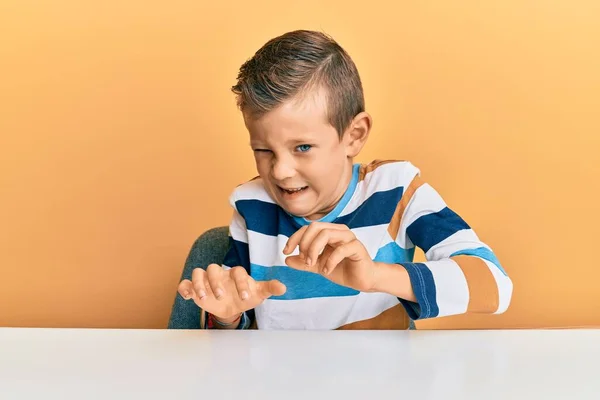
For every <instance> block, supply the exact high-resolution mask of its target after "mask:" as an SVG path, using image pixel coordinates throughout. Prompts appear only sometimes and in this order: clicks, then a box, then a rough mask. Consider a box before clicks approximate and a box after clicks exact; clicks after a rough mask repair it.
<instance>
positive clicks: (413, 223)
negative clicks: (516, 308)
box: [396, 174, 513, 319]
mask: <svg viewBox="0 0 600 400" xmlns="http://www.w3.org/2000/svg"><path fill="white" fill-rule="evenodd" d="M396 212H397V214H398V215H399V216H401V218H400V222H399V229H398V236H397V237H396V243H397V244H398V245H399V246H400V247H402V248H412V247H413V246H417V247H419V248H421V249H422V250H423V252H424V253H425V258H426V260H427V261H426V262H423V263H414V262H406V263H401V265H403V266H404V267H405V268H406V270H407V271H408V274H409V276H410V280H411V284H412V287H413V291H414V293H415V296H416V299H417V302H416V303H414V302H409V301H406V300H404V299H400V301H401V302H402V303H403V304H404V306H405V307H406V309H407V312H408V313H409V315H410V317H411V318H412V319H424V318H433V317H441V316H448V315H457V314H464V313H484V314H500V313H503V312H504V311H506V309H507V308H508V306H509V304H510V301H511V297H512V291H513V284H512V281H511V279H510V278H509V277H508V275H507V274H506V271H505V270H504V269H503V268H502V266H501V264H500V262H499V261H498V259H497V257H496V255H495V254H494V252H493V251H492V249H491V248H490V247H489V246H488V245H486V244H485V243H483V242H482V241H481V240H480V239H479V238H478V237H477V235H476V233H475V232H474V231H473V229H471V227H470V226H469V225H468V224H467V223H466V222H465V221H464V220H463V219H462V218H461V217H460V216H459V215H457V214H456V213H455V212H454V211H452V210H451V209H450V208H448V206H447V205H446V204H445V202H444V200H443V199H442V197H441V196H440V195H439V194H438V193H437V192H436V191H435V190H434V189H433V188H432V187H431V186H430V185H429V184H427V183H425V182H423V181H422V180H421V178H420V176H419V175H418V174H417V175H415V176H414V178H413V179H412V181H411V183H410V185H408V186H407V187H406V190H405V191H404V193H403V196H402V199H401V201H400V203H399V205H398V209H397V210H396Z"/></svg>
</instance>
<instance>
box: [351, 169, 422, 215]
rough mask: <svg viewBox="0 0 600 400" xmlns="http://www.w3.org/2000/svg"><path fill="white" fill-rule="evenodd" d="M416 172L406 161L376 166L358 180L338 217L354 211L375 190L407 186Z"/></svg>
mask: <svg viewBox="0 0 600 400" xmlns="http://www.w3.org/2000/svg"><path fill="white" fill-rule="evenodd" d="M418 172H419V170H418V169H417V168H416V167H415V166H414V165H412V164H411V163H410V162H407V161H403V162H396V163H388V164H383V165H381V166H379V167H377V168H376V169H375V170H373V171H371V172H369V173H368V174H366V175H365V178H364V179H363V180H362V181H360V182H358V184H357V185H356V190H355V191H354V196H352V198H351V199H350V201H349V202H348V204H346V207H344V209H343V210H342V212H341V213H340V217H341V216H344V215H348V214H350V213H352V212H354V211H356V209H357V208H358V207H359V206H360V205H361V204H362V203H364V202H365V201H367V200H368V199H369V198H370V197H371V196H372V195H373V194H375V193H377V192H385V191H388V190H392V189H395V188H398V187H401V186H403V187H406V186H408V185H409V184H410V182H411V181H412V179H413V178H414V176H415V175H416V174H417V173H418Z"/></svg>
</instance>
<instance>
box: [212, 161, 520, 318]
mask: <svg viewBox="0 0 600 400" xmlns="http://www.w3.org/2000/svg"><path fill="white" fill-rule="evenodd" d="M230 203H231V205H232V207H233V208H234V215H233V218H232V220H231V224H230V229H229V233H230V248H229V250H228V252H227V255H226V257H225V260H224V265H223V266H224V268H229V267H233V266H242V267H244V268H245V269H246V270H247V271H248V273H249V275H250V276H252V277H253V278H254V279H255V280H257V281H262V280H270V279H278V280H280V281H281V282H282V283H283V284H285V286H286V287H287V291H286V292H285V293H284V294H283V295H281V296H273V297H271V298H269V299H267V300H265V301H264V302H263V303H262V304H260V305H259V306H257V307H256V308H255V309H253V310H250V311H248V312H246V313H245V315H244V316H243V320H242V323H241V324H240V329H245V328H247V327H248V326H249V325H250V324H251V323H253V324H254V325H255V326H256V327H257V328H258V329H407V328H408V325H409V322H410V319H413V320H418V319H425V318H433V317H441V316H448V315H456V314H463V313H471V312H472V313H489V314H498V313H502V312H504V311H505V310H506V309H507V307H508V305H509V303H510V300H511V296H512V289H513V288H512V282H511V280H510V278H509V277H508V276H507V274H506V272H505V271H504V269H503V268H502V266H501V265H500V262H499V261H498V259H497V258H496V256H495V255H494V253H493V251H492V250H491V248H490V247H489V246H488V245H486V244H485V243H483V242H482V241H481V240H480V239H479V238H478V237H477V235H476V234H475V232H474V231H473V230H472V229H471V228H470V226H469V225H468V224H467V223H466V222H465V221H464V220H463V219H462V218H461V217H460V216H458V215H457V214H456V213H455V212H453V211H452V210H450V209H449V208H448V207H447V205H446V204H445V203H444V200H443V199H442V198H441V196H440V195H439V194H438V193H437V192H436V191H435V190H434V189H433V188H432V187H431V186H430V185H429V184H427V183H425V182H423V181H422V180H421V178H420V173H419V170H418V169H417V168H416V167H415V166H414V165H413V164H411V163H410V162H407V161H374V162H372V163H370V164H355V165H354V167H353V174H352V179H351V182H350V184H349V185H348V188H347V190H346V192H345V194H344V195H343V197H342V199H341V200H340V202H339V203H338V204H337V206H336V207H335V209H334V210H332V211H331V212H330V213H329V214H328V215H326V216H325V217H323V218H322V219H321V220H320V221H323V222H331V223H336V224H344V225H346V226H348V228H350V230H351V231H352V232H353V233H354V235H355V236H356V238H357V239H358V240H360V241H361V242H362V243H363V245H364V246H365V248H366V249H367V251H368V253H369V255H370V256H371V257H372V259H373V260H374V261H378V262H384V263H389V264H400V265H402V266H403V267H404V268H406V270H407V271H408V274H409V277H410V281H411V284H412V287H413V291H414V294H415V297H416V302H412V301H407V300H405V299H401V298H398V297H396V296H394V295H391V294H387V293H364V292H359V291H357V290H354V289H351V288H348V287H344V286H341V285H337V284H335V283H333V282H331V281H329V280H328V279H327V278H325V277H323V276H321V275H319V274H316V273H312V272H308V271H301V270H296V269H293V268H290V267H288V266H286V264H285V261H284V260H285V257H287V256H286V255H284V254H283V247H284V246H285V244H286V242H287V240H288V238H289V237H290V236H291V235H292V234H293V233H294V232H296V231H297V230H298V229H300V228H301V227H302V226H303V225H307V224H309V223H310V222H311V221H309V220H306V219H304V218H300V217H297V216H294V215H290V214H288V213H287V212H286V211H285V210H284V209H282V208H281V207H279V206H278V205H277V204H276V203H275V202H274V200H273V199H272V197H271V196H270V195H269V194H268V193H267V191H266V190H265V187H264V185H263V182H262V180H261V179H260V178H256V179H254V180H251V181H249V182H247V183H244V184H242V185H240V186H238V187H237V188H236V189H235V190H234V192H233V194H232V195H231V197H230ZM415 246H417V247H419V248H420V249H422V250H423V252H424V253H425V257H426V260H427V261H426V262H422V263H415V262H413V257H414V250H415ZM293 254H294V255H295V254H298V249H295V251H294V253H293ZM409 318H410V319H409Z"/></svg>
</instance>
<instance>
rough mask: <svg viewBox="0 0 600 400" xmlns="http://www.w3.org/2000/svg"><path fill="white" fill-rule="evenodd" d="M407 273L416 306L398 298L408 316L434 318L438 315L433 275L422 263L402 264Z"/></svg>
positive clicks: (414, 318) (412, 317)
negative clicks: (415, 299)
mask: <svg viewBox="0 0 600 400" xmlns="http://www.w3.org/2000/svg"><path fill="white" fill-rule="evenodd" d="M402 266H403V267H404V268H406V271H408V276H409V277H410V283H411V285H412V287H413V292H414V293H415V297H416V298H417V303H418V305H417V304H415V303H414V302H410V301H407V300H405V299H401V298H398V300H400V302H401V303H402V304H403V305H404V307H405V308H406V312H407V313H408V316H409V317H410V318H411V319H413V320H416V319H424V318H434V317H437V316H438V314H439V313H440V310H439V308H438V305H437V301H436V298H437V292H436V288H435V282H434V280H433V275H432V274H431V271H430V270H429V268H427V266H426V265H425V264H423V263H402Z"/></svg>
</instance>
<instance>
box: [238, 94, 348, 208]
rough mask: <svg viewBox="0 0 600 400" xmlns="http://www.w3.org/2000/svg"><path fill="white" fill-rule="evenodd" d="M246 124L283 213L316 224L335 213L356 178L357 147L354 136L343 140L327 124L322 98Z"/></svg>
mask: <svg viewBox="0 0 600 400" xmlns="http://www.w3.org/2000/svg"><path fill="white" fill-rule="evenodd" d="M244 120H245V123H246V127H247V128H248V131H249V133H250V145H251V147H252V150H253V151H254V158H255V161H256V167H257V170H258V173H259V175H260V177H261V178H262V179H263V182H264V184H265V187H266V188H267V190H268V192H269V194H270V195H271V197H272V198H273V199H274V200H275V201H276V202H277V203H278V204H279V205H280V206H281V207H282V208H283V209H285V210H286V211H287V212H289V213H291V214H293V215H296V216H299V217H305V218H307V219H310V220H316V219H319V218H321V217H323V216H325V215H326V214H327V213H328V212H330V211H331V210H333V208H335V205H336V204H337V203H338V202H339V200H340V199H341V198H342V196H343V194H344V192H345V191H346V188H347V186H348V184H349V182H350V179H351V177H352V158H351V157H352V156H354V155H355V154H353V150H355V147H356V144H354V145H352V142H353V140H352V139H351V138H350V137H348V138H347V136H351V135H347V134H345V135H344V137H343V138H342V140H340V138H339V136H338V133H337V131H336V129H335V128H334V127H333V126H332V125H330V124H329V122H328V121H327V116H326V100H325V97H324V96H323V95H322V92H317V93H316V95H308V96H307V97H306V98H305V99H303V100H298V101H290V102H286V103H284V104H282V105H281V106H280V107H278V108H276V109H274V110H272V111H270V112H268V113H267V114H265V115H263V116H261V117H260V118H258V119H252V118H248V117H247V116H246V115H245V116H244Z"/></svg>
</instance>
